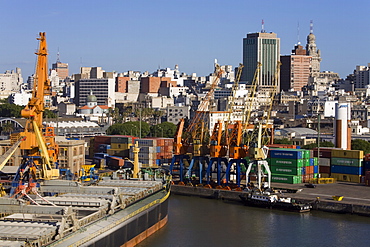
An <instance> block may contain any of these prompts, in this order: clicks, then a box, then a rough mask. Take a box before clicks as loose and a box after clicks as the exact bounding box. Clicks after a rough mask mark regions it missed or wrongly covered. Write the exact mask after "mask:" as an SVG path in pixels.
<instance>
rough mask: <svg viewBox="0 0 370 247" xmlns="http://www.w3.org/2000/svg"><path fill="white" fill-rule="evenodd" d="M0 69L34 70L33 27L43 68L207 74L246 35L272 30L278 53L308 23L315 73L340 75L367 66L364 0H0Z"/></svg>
mask: <svg viewBox="0 0 370 247" xmlns="http://www.w3.org/2000/svg"><path fill="white" fill-rule="evenodd" d="M0 4H1V9H2V11H1V15H0V30H1V38H0V73H3V72H4V71H5V70H11V69H15V67H20V68H21V69H22V71H23V76H24V79H26V78H27V76H28V75H30V74H32V73H33V72H34V70H35V62H36V55H34V52H35V51H36V49H37V46H38V43H37V40H36V37H37V35H38V33H39V32H40V31H43V32H46V35H47V42H48V48H49V54H50V55H49V66H51V63H54V62H55V61H56V57H57V52H58V49H59V52H60V60H61V61H62V62H65V63H68V64H69V68H70V73H78V72H79V67H80V66H100V67H103V69H104V70H106V71H117V72H124V71H128V70H137V71H149V72H153V71H155V70H156V69H157V68H158V67H160V68H167V67H170V68H173V67H174V65H175V64H178V65H179V69H180V71H182V72H185V73H188V74H190V73H193V72H195V73H197V75H198V76H204V75H208V74H209V73H211V72H212V71H213V61H214V59H218V62H219V63H220V64H221V65H226V64H228V65H233V66H234V67H237V66H238V64H239V63H240V62H242V40H243V38H244V37H246V34H247V33H251V32H258V31H260V30H261V20H262V19H264V22H265V30H266V31H267V32H275V33H277V35H278V37H279V38H280V43H281V51H280V52H281V54H283V55H285V54H290V52H291V50H292V49H293V47H294V45H295V44H296V43H297V41H298V31H297V27H298V23H299V30H300V31H299V40H300V41H301V43H302V44H303V45H304V46H305V44H306V36H307V35H308V34H309V30H310V28H309V25H310V20H313V22H314V34H315V35H316V43H317V47H318V48H319V49H320V50H321V56H322V63H321V70H328V71H334V72H337V73H339V75H340V76H341V77H342V78H344V77H345V76H346V75H347V74H349V73H352V72H353V70H354V69H355V66H356V65H367V63H370V48H369V43H370V42H369V41H370V28H369V24H370V15H369V13H368V10H369V7H370V2H369V1H365V0H364V1H356V0H355V1H346V0H336V1H334V0H321V1H320V0H311V1H290V0H286V1H284V0H282V1H276V0H274V1H271V0H265V1H248V0H244V1H243V0H230V1H225V0H223V1H220V0H203V1H202V0H172V1H168V0H133V1H126V0H121V1H112V0H106V1H94V0H91V1H85V0H83V1H79V0H71V1H70V0H65V1H50V0H49V1H44V0H38V1H29V0H28V1H26V0H12V1H10V0H0Z"/></svg>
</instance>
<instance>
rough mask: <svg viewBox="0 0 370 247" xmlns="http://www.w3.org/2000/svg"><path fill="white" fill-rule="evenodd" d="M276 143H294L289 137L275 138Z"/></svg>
mask: <svg viewBox="0 0 370 247" xmlns="http://www.w3.org/2000/svg"><path fill="white" fill-rule="evenodd" d="M274 144H289V145H291V144H293V142H292V141H291V140H289V139H288V138H283V139H274Z"/></svg>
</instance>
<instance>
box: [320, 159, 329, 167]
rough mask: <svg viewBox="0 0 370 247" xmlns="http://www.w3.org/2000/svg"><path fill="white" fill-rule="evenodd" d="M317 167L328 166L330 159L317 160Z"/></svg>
mask: <svg viewBox="0 0 370 247" xmlns="http://www.w3.org/2000/svg"><path fill="white" fill-rule="evenodd" d="M318 161H319V166H330V158H319V160H318Z"/></svg>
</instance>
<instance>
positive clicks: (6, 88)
mask: <svg viewBox="0 0 370 247" xmlns="http://www.w3.org/2000/svg"><path fill="white" fill-rule="evenodd" d="M22 84H23V77H22V72H21V69H20V68H16V71H15V72H14V70H11V71H10V70H7V71H5V73H4V74H0V99H5V98H8V96H9V95H10V94H11V93H15V92H19V91H20V89H21V85H22Z"/></svg>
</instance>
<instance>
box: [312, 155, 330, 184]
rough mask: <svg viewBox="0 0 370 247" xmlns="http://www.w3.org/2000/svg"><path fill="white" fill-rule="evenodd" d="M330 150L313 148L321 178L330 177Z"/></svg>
mask: <svg viewBox="0 0 370 247" xmlns="http://www.w3.org/2000/svg"><path fill="white" fill-rule="evenodd" d="M332 150H333V149H332V148H320V149H318V148H315V149H314V156H315V157H317V158H318V161H319V173H320V177H322V178H329V177H330V163H331V151H332Z"/></svg>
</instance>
